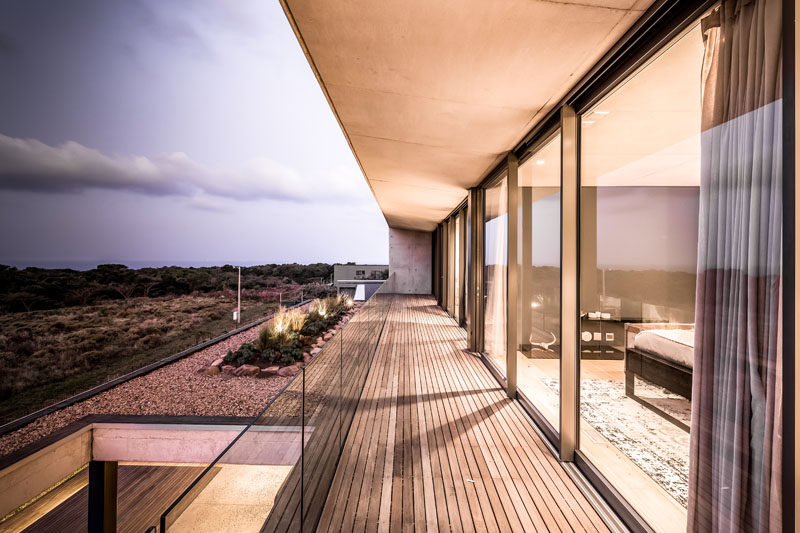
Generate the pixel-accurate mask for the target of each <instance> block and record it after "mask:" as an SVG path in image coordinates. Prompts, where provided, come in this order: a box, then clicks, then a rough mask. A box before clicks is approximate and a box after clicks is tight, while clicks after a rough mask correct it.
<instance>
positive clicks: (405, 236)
mask: <svg viewBox="0 0 800 533" xmlns="http://www.w3.org/2000/svg"><path fill="white" fill-rule="evenodd" d="M432 238H433V234H432V233H431V232H429V231H411V230H405V229H396V228H389V276H392V275H394V292H396V293H399V294H430V293H431V289H432V287H431V268H432V266H433V263H432V257H431V255H432V254H431V239H432Z"/></svg>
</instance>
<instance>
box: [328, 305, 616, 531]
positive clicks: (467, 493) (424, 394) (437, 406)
mask: <svg viewBox="0 0 800 533" xmlns="http://www.w3.org/2000/svg"><path fill="white" fill-rule="evenodd" d="M531 424H532V423H531V422H530V420H529V418H528V417H527V416H526V414H525V413H524V412H523V411H522V409H521V408H520V406H519V405H518V404H516V403H514V402H512V401H510V400H509V399H507V398H506V396H505V393H504V392H503V390H502V389H501V388H500V387H499V385H498V384H497V382H496V381H495V380H494V379H493V378H492V376H491V375H490V374H489V372H488V370H487V369H486V368H485V367H484V366H483V364H482V362H481V361H480V359H478V357H476V356H475V355H474V354H471V353H469V352H467V351H466V334H465V332H464V330H463V329H461V328H459V327H457V325H456V323H455V322H454V321H453V320H452V319H451V318H450V317H448V316H447V315H446V314H445V313H444V311H442V310H441V308H439V307H438V306H437V305H436V302H435V300H434V299H433V298H432V297H424V296H396V297H395V298H394V300H393V303H392V307H391V310H390V313H389V318H388V320H387V323H386V326H385V328H384V332H383V336H382V338H381V340H380V343H379V346H378V351H377V353H376V355H375V360H374V361H373V363H372V367H371V369H370V372H369V374H368V376H367V381H366V384H365V386H364V391H363V393H362V396H361V400H360V403H359V405H358V409H357V411H356V415H355V418H354V419H353V424H352V427H351V429H350V433H349V434H348V436H347V440H346V442H345V446H344V450H343V452H342V456H341V459H340V462H339V466H338V468H337V471H336V474H335V477H334V480H333V485H332V487H331V489H330V491H329V493H328V497H327V501H326V502H325V507H324V509H323V512H322V516H321V519H320V523H319V527H318V530H319V531H376V530H377V531H400V530H403V531H406V530H409V531H410V530H416V531H437V530H438V531H450V530H452V531H536V532H543V531H608V528H607V526H606V525H605V523H604V522H603V520H602V519H601V518H600V516H599V515H598V514H597V512H596V511H595V510H594V508H593V507H592V506H591V505H590V503H589V502H588V500H587V499H586V498H585V497H584V495H583V494H582V493H581V492H580V491H579V490H578V488H577V486H576V485H575V484H574V483H573V481H572V480H571V478H570V477H569V476H568V475H567V473H566V472H565V470H564V469H563V468H562V466H561V465H560V464H559V462H558V461H557V460H556V459H555V458H554V457H553V456H552V454H551V453H550V452H549V451H548V450H547V449H546V447H545V444H544V443H543V442H542V440H541V439H540V438H539V436H538V435H537V433H536V432H535V431H534V429H533V427H532V425H531Z"/></svg>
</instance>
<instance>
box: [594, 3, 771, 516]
mask: <svg viewBox="0 0 800 533" xmlns="http://www.w3.org/2000/svg"><path fill="white" fill-rule="evenodd" d="M767 6H768V3H767V2H764V1H763V0H754V1H753V2H751V3H748V4H747V5H742V6H741V9H738V8H737V9H736V10H733V9H726V4H725V3H724V2H723V6H722V9H721V10H718V11H713V12H710V13H709V14H707V15H706V16H705V17H704V19H703V21H702V24H701V22H700V21H697V22H696V23H695V24H694V25H692V26H691V27H690V28H688V29H687V30H686V31H684V32H683V33H682V34H681V35H680V36H679V37H677V38H676V39H674V40H673V41H672V42H671V43H670V44H669V45H667V46H666V47H665V48H664V49H662V50H660V51H659V52H658V53H656V54H655V55H654V57H652V58H651V59H650V60H649V61H648V62H647V63H646V64H645V65H644V66H642V67H641V68H640V69H639V70H638V71H637V72H636V73H634V74H633V75H632V76H630V77H629V78H628V79H626V80H625V81H623V82H622V83H621V84H619V85H618V86H617V87H616V88H615V89H614V90H613V91H612V92H611V93H610V94H609V95H607V96H606V97H605V98H604V99H603V100H602V101H600V102H599V103H598V104H596V105H595V106H593V107H592V108H591V109H590V110H588V111H586V112H585V113H583V114H582V115H581V118H580V131H581V133H580V139H581V148H580V149H581V154H580V157H581V164H580V185H581V188H580V209H581V211H580V265H579V275H580V302H579V303H580V321H579V324H580V354H579V356H580V366H579V368H580V406H579V414H580V434H579V450H580V452H581V453H582V454H583V455H584V456H585V457H586V458H587V459H588V460H589V461H591V462H592V464H593V465H594V466H595V467H596V468H597V469H598V470H599V471H600V473H601V474H603V475H604V476H605V477H606V479H607V480H608V482H609V483H611V484H612V485H613V486H614V487H615V488H616V489H617V491H618V492H619V493H620V495H621V496H622V497H624V498H625V499H626V500H627V502H628V503H629V504H630V505H631V506H632V508H633V509H634V510H635V511H636V512H637V513H638V514H639V515H640V516H641V517H642V518H643V519H644V520H645V521H646V522H647V523H648V524H649V525H650V526H651V527H652V528H653V529H654V530H656V531H664V532H666V531H682V530H686V529H687V526H688V529H689V530H690V531H768V530H769V531H771V530H780V528H781V525H780V517H781V509H780V504H779V502H780V471H781V458H780V448H779V445H776V444H775V443H776V439H777V440H778V441H779V440H780V434H781V423H780V412H781V405H782V403H781V402H782V395H781V393H780V379H781V367H780V365H779V364H778V359H779V357H780V356H779V354H780V340H779V335H780V331H781V327H780V308H781V301H780V295H781V291H780V286H781V267H780V265H781V261H782V255H781V254H782V252H781V246H782V234H781V217H782V203H781V202H782V200H781V198H782V196H781V181H782V169H781V166H780V163H779V161H780V160H781V157H780V154H781V145H780V138H781V123H780V105H781V88H780V84H779V83H778V84H775V80H776V79H778V77H779V70H780V67H776V65H780V63H781V57H780V45H779V42H780V37H779V34H780V17H777V18H775V17H765V16H763V12H764V10H765V9H767ZM776 20H777V24H778V27H777V28H776V27H774V26H775V21H776ZM773 36H774V37H773ZM776 39H777V41H776ZM775 43H778V44H775ZM732 65H733V66H736V68H733V67H732Z"/></svg>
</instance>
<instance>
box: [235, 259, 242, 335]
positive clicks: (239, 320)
mask: <svg viewBox="0 0 800 533" xmlns="http://www.w3.org/2000/svg"><path fill="white" fill-rule="evenodd" d="M238 292H239V296H238V298H237V304H236V323H237V324H241V323H242V267H239V291H238Z"/></svg>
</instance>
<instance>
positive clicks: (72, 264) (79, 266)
mask: <svg viewBox="0 0 800 533" xmlns="http://www.w3.org/2000/svg"><path fill="white" fill-rule="evenodd" d="M109 263H113V264H118V265H125V266H127V267H128V268H134V269H136V268H158V267H163V266H180V267H210V266H222V265H226V264H227V265H235V266H253V265H265V264H268V263H270V261H186V260H173V261H170V260H163V261H161V260H156V261H124V260H112V259H107V260H95V261H55V260H54V261H40V260H24V259H7V260H3V259H0V265H10V266H13V267H17V268H20V269H22V268H26V267H39V268H71V269H73V270H92V269H93V268H97V265H104V264H109Z"/></svg>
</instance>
